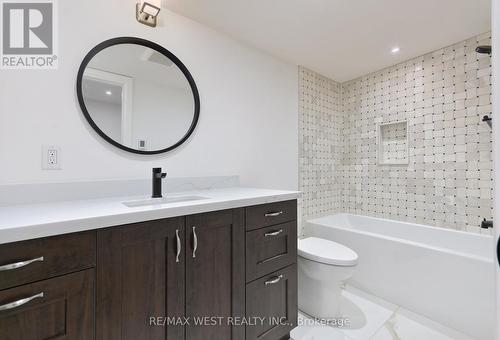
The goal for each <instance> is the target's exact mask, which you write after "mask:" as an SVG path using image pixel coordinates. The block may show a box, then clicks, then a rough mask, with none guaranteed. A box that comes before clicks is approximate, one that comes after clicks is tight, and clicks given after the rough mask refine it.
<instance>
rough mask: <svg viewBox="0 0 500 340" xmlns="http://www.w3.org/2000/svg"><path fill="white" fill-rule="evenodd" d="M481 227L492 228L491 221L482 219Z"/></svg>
mask: <svg viewBox="0 0 500 340" xmlns="http://www.w3.org/2000/svg"><path fill="white" fill-rule="evenodd" d="M481 228H483V229H489V228H493V221H487V220H486V219H484V220H483V221H482V222H481Z"/></svg>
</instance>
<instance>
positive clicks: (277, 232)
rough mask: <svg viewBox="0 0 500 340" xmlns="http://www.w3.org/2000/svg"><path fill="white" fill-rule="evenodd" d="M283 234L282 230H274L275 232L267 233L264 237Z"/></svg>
mask: <svg viewBox="0 0 500 340" xmlns="http://www.w3.org/2000/svg"><path fill="white" fill-rule="evenodd" d="M282 232H283V229H280V230H276V231H270V232H268V233H265V234H264V236H267V237H269V236H278V235H279V234H281V233H282Z"/></svg>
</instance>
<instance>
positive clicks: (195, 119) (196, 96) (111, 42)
mask: <svg viewBox="0 0 500 340" xmlns="http://www.w3.org/2000/svg"><path fill="white" fill-rule="evenodd" d="M121 44H135V45H142V46H145V47H149V48H151V49H153V50H155V51H157V52H159V53H161V54H163V55H164V56H165V57H167V58H169V59H170V60H171V61H172V62H173V63H174V64H175V65H176V66H177V67H178V68H179V69H180V70H181V71H182V73H183V74H184V76H185V77H186V79H187V81H188V82H189V86H190V87H191V91H192V92H193V99H194V117H193V121H192V122H191V126H190V127H189V130H188V131H187V133H186V134H185V135H184V137H182V138H181V139H180V140H179V141H178V142H177V143H175V144H173V145H172V146H169V147H168V148H165V149H162V150H154V151H143V150H137V149H132V148H129V147H127V146H125V145H123V144H120V143H118V142H117V141H115V140H114V139H112V138H110V137H109V136H108V135H106V134H105V133H104V132H103V131H102V130H101V129H100V128H99V127H98V126H97V124H96V123H95V122H94V120H93V119H92V117H91V116H90V114H89V111H88V110H87V107H86V106H85V101H84V98H83V91H82V82H83V74H84V72H85V69H86V68H87V66H88V64H89V63H90V61H91V60H92V58H94V57H95V56H96V55H97V54H98V53H99V52H101V51H102V50H104V49H106V48H108V47H111V46H115V45H121ZM76 93H77V96H78V103H79V104H80V109H81V110H82V113H83V115H84V116H85V118H86V119H87V121H88V123H89V124H90V126H92V128H93V129H94V130H95V131H96V132H97V133H98V134H99V136H101V137H102V138H103V139H104V140H106V141H107V142H108V143H110V144H112V145H114V146H116V147H117V148H120V149H122V150H125V151H128V152H132V153H136V154H141V155H157V154H161V153H165V152H168V151H171V150H173V149H175V148H177V147H179V146H180V145H181V144H183V143H184V142H185V141H186V140H187V139H188V138H189V136H191V134H192V133H193V131H194V129H195V128H196V125H197V124H198V119H199V116H200V94H199V92H198V88H197V87H196V83H195V81H194V79H193V76H192V75H191V73H189V70H188V69H187V67H186V66H185V65H184V64H183V63H182V62H181V61H180V60H179V58H177V57H176V56H175V55H174V54H173V53H171V52H170V51H168V50H167V49H166V48H164V47H162V46H160V45H158V44H156V43H154V42H152V41H149V40H146V39H142V38H135V37H119V38H113V39H109V40H106V41H103V42H102V43H100V44H98V45H97V46H95V47H94V48H93V49H92V50H90V52H89V53H88V54H87V55H86V56H85V58H84V59H83V61H82V63H81V65H80V68H79V70H78V76H77V80H76Z"/></svg>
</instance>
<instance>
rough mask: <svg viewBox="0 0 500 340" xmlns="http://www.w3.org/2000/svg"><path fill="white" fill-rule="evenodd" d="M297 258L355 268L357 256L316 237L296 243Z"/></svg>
mask: <svg viewBox="0 0 500 340" xmlns="http://www.w3.org/2000/svg"><path fill="white" fill-rule="evenodd" d="M298 254H299V256H301V257H303V258H306V259H308V260H311V261H314V262H320V263H325V264H331V265H334V266H346V267H348V266H355V265H356V264H357V263H358V254H356V252H354V251H353V250H352V249H350V248H348V247H346V246H343V245H341V244H339V243H337V242H333V241H329V240H325V239H322V238H317V237H308V238H305V239H302V240H299V242H298Z"/></svg>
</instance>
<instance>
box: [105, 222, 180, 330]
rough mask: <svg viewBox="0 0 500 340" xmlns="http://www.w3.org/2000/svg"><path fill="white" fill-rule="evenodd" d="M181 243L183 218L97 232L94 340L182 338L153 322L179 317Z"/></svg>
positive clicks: (175, 328)
mask: <svg viewBox="0 0 500 340" xmlns="http://www.w3.org/2000/svg"><path fill="white" fill-rule="evenodd" d="M177 235H178V236H179V238H177ZM178 241H179V244H178ZM184 244H185V242H184V218H172V219H166V220H157V221H149V222H144V223H137V224H132V225H128V226H122V227H115V228H109V229H104V230H100V231H98V234H97V251H98V253H97V262H98V267H97V268H98V271H97V315H96V317H97V329H96V337H97V340H138V339H146V340H156V339H162V340H165V339H167V340H182V339H184V327H183V326H180V325H179V326H169V325H163V324H162V323H163V322H162V321H161V319H160V320H159V319H155V317H173V318H176V317H183V316H184V304H185V300H184V282H185V281H184V274H185V260H184ZM178 245H180V248H179V247H178ZM178 254H179V255H178Z"/></svg>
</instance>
